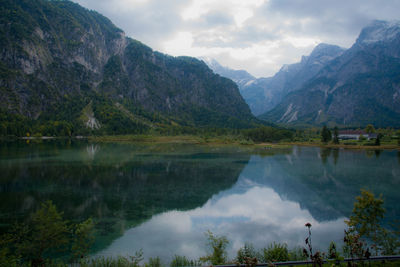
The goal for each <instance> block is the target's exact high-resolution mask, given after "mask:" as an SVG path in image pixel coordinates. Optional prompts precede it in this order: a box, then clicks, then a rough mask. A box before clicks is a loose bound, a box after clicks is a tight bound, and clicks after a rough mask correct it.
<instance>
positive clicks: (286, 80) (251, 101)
mask: <svg viewBox="0 0 400 267" xmlns="http://www.w3.org/2000/svg"><path fill="white" fill-rule="evenodd" d="M343 52H344V49H343V48H341V47H339V46H336V45H329V44H319V45H318V46H316V47H315V48H314V50H313V51H312V53H311V54H310V55H309V56H303V57H302V59H301V61H300V62H298V63H295V64H290V65H284V66H283V67H282V68H281V69H280V70H279V71H278V72H277V73H276V74H275V75H274V76H273V77H268V78H259V79H256V78H255V77H253V76H251V75H250V74H248V73H247V72H245V71H243V70H231V69H229V68H226V67H222V66H221V65H220V64H218V62H216V61H215V60H214V61H212V60H208V61H206V63H207V64H208V66H209V67H210V68H211V69H213V70H214V72H216V73H218V74H220V75H222V76H224V77H227V78H230V79H232V80H233V81H234V82H236V83H237V84H238V86H239V90H240V92H241V94H242V95H243V98H244V99H245V100H246V102H247V104H248V105H249V107H250V109H251V111H252V112H253V114H255V115H261V114H263V113H265V112H267V111H269V110H271V109H273V108H274V107H275V106H276V105H278V104H279V103H280V101H281V100H282V99H283V97H284V96H285V95H287V94H288V93H289V92H292V91H295V90H298V89H300V88H301V86H302V85H303V84H304V83H305V82H306V81H307V80H308V79H310V78H312V77H313V76H314V75H316V74H317V73H318V72H319V71H320V70H321V69H322V68H323V67H324V66H325V65H326V64H327V63H328V62H330V61H331V60H333V59H334V58H336V57H337V56H339V55H341V54H342V53H343ZM246 73H247V74H248V75H246Z"/></svg>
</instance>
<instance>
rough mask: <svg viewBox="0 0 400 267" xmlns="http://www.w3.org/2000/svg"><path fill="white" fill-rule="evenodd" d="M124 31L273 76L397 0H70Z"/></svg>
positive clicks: (344, 40)
mask: <svg viewBox="0 0 400 267" xmlns="http://www.w3.org/2000/svg"><path fill="white" fill-rule="evenodd" d="M74 1H75V2H78V3H80V4H82V5H83V6H85V7H87V8H89V9H94V10H96V11H98V12H100V13H102V14H104V15H105V16H107V17H109V18H110V19H111V20H112V21H113V22H114V23H115V24H116V25H117V26H119V27H120V28H122V29H123V30H124V31H125V32H126V33H127V35H128V36H130V37H132V38H135V39H138V40H140V41H142V42H144V43H145V44H147V45H149V46H151V47H152V48H154V49H156V50H159V51H161V52H164V53H168V54H172V55H189V56H195V57H199V56H207V57H213V58H215V59H217V60H218V61H220V63H221V64H222V65H226V66H229V67H231V68H234V69H246V70H248V71H249V72H250V73H252V74H253V75H255V76H264V77H265V76H270V75H273V74H274V73H275V72H276V71H277V70H279V69H280V67H281V66H282V65H283V64H290V63H294V62H297V61H299V60H300V58H301V56H302V55H305V54H309V53H310V52H311V51H312V49H313V48H314V47H315V45H316V44H317V43H319V42H324V43H331V44H337V45H340V46H343V47H349V46H351V44H352V43H353V42H354V41H355V39H356V38H357V36H358V34H359V32H360V31H361V29H362V27H364V26H366V25H367V24H368V23H369V22H370V21H372V20H374V19H382V20H393V19H398V18H399V16H398V10H400V1H397V0H385V1H377V0H354V1H348V0H337V1H330V0H298V1H289V0H246V1H243V0H219V1H214V0H169V1H164V0H74Z"/></svg>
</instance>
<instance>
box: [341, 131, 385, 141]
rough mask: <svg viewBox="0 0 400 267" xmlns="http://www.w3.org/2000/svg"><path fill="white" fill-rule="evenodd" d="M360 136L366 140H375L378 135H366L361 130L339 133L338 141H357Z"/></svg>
mask: <svg viewBox="0 0 400 267" xmlns="http://www.w3.org/2000/svg"><path fill="white" fill-rule="evenodd" d="M361 135H362V136H364V137H365V138H366V139H368V140H371V139H376V137H377V136H378V134H376V133H366V132H364V131H362V130H343V131H339V139H341V140H359V139H360V136H361Z"/></svg>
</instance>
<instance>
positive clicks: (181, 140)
mask: <svg viewBox="0 0 400 267" xmlns="http://www.w3.org/2000/svg"><path fill="white" fill-rule="evenodd" d="M88 139H89V140H90V141H93V142H121V143H156V144H157V143H158V144H173V143H176V144H195V145H240V146H246V147H248V148H288V147H290V146H294V145H297V146H313V147H323V148H333V149H340V148H342V149H364V150H379V149H387V150H400V146H399V145H398V144H397V143H395V142H382V143H381V145H379V146H376V145H374V144H372V143H370V142H363V141H361V142H359V141H355V140H351V141H341V142H340V143H339V144H333V143H323V142H321V141H320V140H318V139H312V140H310V141H289V140H284V141H280V142H275V143H272V142H259V143H255V142H253V141H252V140H248V139H246V138H244V137H243V136H234V135H223V136H211V137H210V136H197V135H176V136H162V135H112V136H89V137H88Z"/></svg>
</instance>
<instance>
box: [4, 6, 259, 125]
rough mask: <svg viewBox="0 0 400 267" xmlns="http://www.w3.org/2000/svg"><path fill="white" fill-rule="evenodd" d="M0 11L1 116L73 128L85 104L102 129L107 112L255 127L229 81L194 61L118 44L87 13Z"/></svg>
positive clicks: (125, 41)
mask: <svg viewBox="0 0 400 267" xmlns="http://www.w3.org/2000/svg"><path fill="white" fill-rule="evenodd" d="M2 6H3V7H2V9H1V10H0V12H1V18H0V44H1V50H0V71H1V80H0V90H1V94H0V108H1V110H2V112H8V113H17V114H22V115H24V116H27V117H29V118H33V119H42V120H46V119H53V120H55V119H57V120H67V121H75V122H77V121H79V120H80V119H82V114H83V115H84V114H85V112H84V111H83V110H84V108H85V107H86V106H87V105H88V104H89V103H92V104H91V105H92V106H93V116H92V117H96V118H99V117H100V120H101V117H104V118H103V121H100V123H99V124H98V125H102V124H105V123H107V121H106V119H107V118H105V117H107V116H105V115H104V114H106V113H107V112H108V113H112V112H119V113H120V115H121V116H125V119H126V118H128V119H129V118H134V119H135V120H138V119H143V118H144V117H145V115H146V116H147V117H160V116H161V117H165V118H169V119H172V120H174V121H175V122H177V123H179V124H181V125H182V124H183V125H195V126H199V125H200V126H224V127H230V126H232V127H235V126H238V124H240V125H241V126H243V125H244V124H248V123H249V121H254V120H255V118H254V117H253V116H252V115H251V113H250V109H249V108H248V106H247V104H246V103H245V102H244V100H243V98H242V97H241V95H240V93H239V90H238V88H237V86H236V85H235V84H234V83H233V82H232V81H230V80H228V79H226V78H222V77H220V76H218V75H215V74H214V73H213V72H212V71H211V70H210V69H209V68H208V67H207V66H206V65H205V64H204V63H203V62H202V61H199V60H197V59H194V58H189V57H178V58H175V57H171V56H167V55H164V54H161V53H158V52H155V51H153V50H152V49H151V48H149V47H147V46H145V45H143V44H142V43H140V42H138V41H135V40H133V39H130V38H127V37H125V34H124V33H123V32H122V31H121V30H120V29H118V28H117V27H115V26H114V25H113V24H112V23H111V22H110V21H109V20H108V19H107V18H105V17H103V16H102V15H100V14H98V13H96V12H94V11H89V10H86V9H84V8H82V7H80V6H79V5H77V4H75V3H72V2H70V1H46V0H37V1H30V0H20V1H13V0H5V1H3V3H2ZM66 107H69V109H70V110H69V111H68V112H67V111H66V110H65V108H66ZM105 107H107V108H105ZM110 109H111V110H110ZM139 111H140V112H139ZM66 113H68V114H66ZM100 113H101V114H100ZM108 113H107V114H108ZM211 115H214V117H213V118H211V119H209V118H208V117H209V116H211ZM139 117H140V118H139ZM166 121H169V120H164V122H166ZM169 122H170V121H169ZM96 125H97V124H96ZM240 125H239V127H240Z"/></svg>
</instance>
